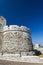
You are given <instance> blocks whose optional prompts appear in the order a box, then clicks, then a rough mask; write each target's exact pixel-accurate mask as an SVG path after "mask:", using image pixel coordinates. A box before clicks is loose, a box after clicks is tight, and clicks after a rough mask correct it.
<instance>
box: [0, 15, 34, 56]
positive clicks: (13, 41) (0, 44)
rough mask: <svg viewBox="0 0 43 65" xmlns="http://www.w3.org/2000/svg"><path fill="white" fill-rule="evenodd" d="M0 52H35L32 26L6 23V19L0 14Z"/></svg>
mask: <svg viewBox="0 0 43 65" xmlns="http://www.w3.org/2000/svg"><path fill="white" fill-rule="evenodd" d="M0 52H7V53H20V52H21V53H22V54H23V53H25V54H30V55H32V54H33V45H32V38H31V32H30V28H27V27H25V26H17V25H9V26H8V25H6V19H5V18H4V17H3V16H0Z"/></svg>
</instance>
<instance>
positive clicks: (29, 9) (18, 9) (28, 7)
mask: <svg viewBox="0 0 43 65" xmlns="http://www.w3.org/2000/svg"><path fill="white" fill-rule="evenodd" d="M0 16H4V17H5V18H6V19H7V24H8V25H11V24H16V25H19V26H21V25H25V26H27V27H29V28H31V35H32V41H33V43H39V44H41V45H43V0H0Z"/></svg>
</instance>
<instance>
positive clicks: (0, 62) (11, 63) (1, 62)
mask: <svg viewBox="0 0 43 65" xmlns="http://www.w3.org/2000/svg"><path fill="white" fill-rule="evenodd" d="M0 65H43V63H27V62H14V61H6V60H0Z"/></svg>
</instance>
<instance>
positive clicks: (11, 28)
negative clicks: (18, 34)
mask: <svg viewBox="0 0 43 65" xmlns="http://www.w3.org/2000/svg"><path fill="white" fill-rule="evenodd" d="M10 30H15V31H27V32H29V31H30V29H29V28H27V27H25V26H17V25H10V26H4V27H3V31H10Z"/></svg>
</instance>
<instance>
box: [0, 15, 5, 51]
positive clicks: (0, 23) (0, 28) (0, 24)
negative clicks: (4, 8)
mask: <svg viewBox="0 0 43 65" xmlns="http://www.w3.org/2000/svg"><path fill="white" fill-rule="evenodd" d="M5 25H6V19H5V18H4V17H3V16H0V51H1V47H2V38H3V27H4V26H5Z"/></svg>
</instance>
